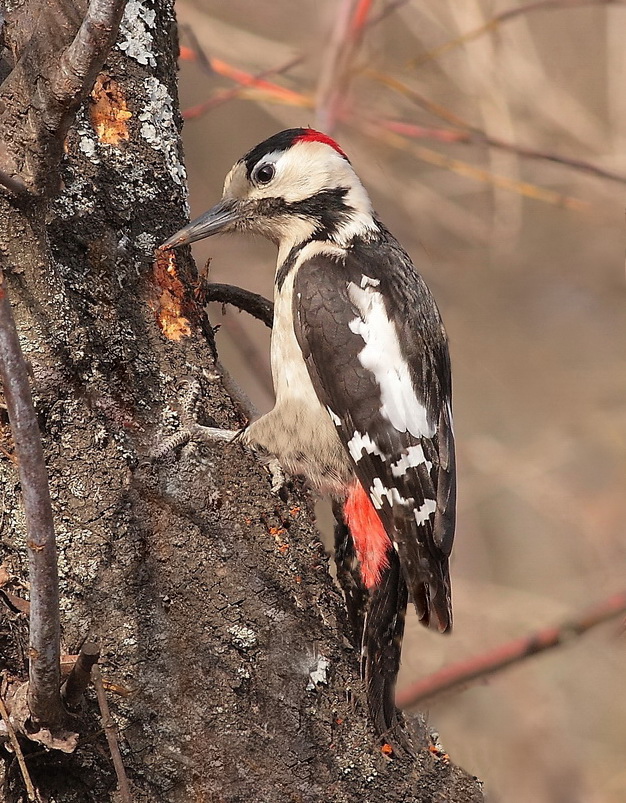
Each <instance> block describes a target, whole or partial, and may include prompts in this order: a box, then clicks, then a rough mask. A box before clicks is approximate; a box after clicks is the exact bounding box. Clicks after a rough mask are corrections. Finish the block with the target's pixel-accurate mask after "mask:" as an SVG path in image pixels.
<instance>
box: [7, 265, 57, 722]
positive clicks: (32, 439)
mask: <svg viewBox="0 0 626 803" xmlns="http://www.w3.org/2000/svg"><path fill="white" fill-rule="evenodd" d="M0 374H1V375H2V382H3V385H4V394H5V398H6V402H7V407H8V410H9V420H10V422H11V429H12V431H13V440H14V442H15V451H16V453H17V455H18V459H19V473H20V481H21V485H22V494H23V499H24V513H25V517H26V530H27V546H28V570H29V581H30V588H31V598H30V604H31V607H30V648H29V658H30V661H29V675H30V684H29V692H28V704H29V708H30V711H31V715H32V717H33V718H34V720H35V721H37V722H40V723H42V724H45V725H47V726H49V727H50V726H52V727H54V726H56V725H58V724H59V723H61V721H62V720H63V719H64V712H63V706H62V705H61V697H60V694H59V686H60V680H61V670H60V646H59V639H60V623H59V579H58V572H57V555H56V544H55V538H54V523H53V519H52V506H51V504H50V490H49V488H48V473H47V471H46V465H45V462H44V457H43V448H42V445H41V436H40V434H39V427H38V426H37V417H36V415H35V410H34V407H33V400H32V396H31V393H30V386H29V384H28V372H27V368H26V363H25V362H24V357H23V355H22V349H21V347H20V343H19V338H18V335H17V330H16V328H15V321H14V320H13V313H12V311H11V305H10V303H9V299H8V296H7V293H6V285H5V281H4V276H3V274H2V271H1V270H0Z"/></svg>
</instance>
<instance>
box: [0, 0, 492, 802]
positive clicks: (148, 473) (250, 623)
mask: <svg viewBox="0 0 626 803" xmlns="http://www.w3.org/2000/svg"><path fill="white" fill-rule="evenodd" d="M38 2H39V0H26V6H29V5H30V6H32V7H35V6H37V5H38ZM153 8H154V9H155V10H156V16H155V17H154V18H153V16H152V15H153V10H152V9H153ZM81 11H82V7H81ZM33 13H34V12H33ZM76 16H77V20H76V21H75V24H78V22H79V21H80V15H79V14H78V13H77V15H76ZM176 50H177V46H176V28H175V20H174V15H173V7H172V3H171V2H168V0H157V2H155V3H154V4H153V6H149V5H147V4H146V5H144V4H143V3H142V2H139V0H131V2H130V3H129V6H128V8H127V12H126V16H125V18H124V21H123V23H122V29H121V33H120V36H119V38H118V44H117V47H116V48H115V49H114V50H113V51H112V53H111V54H110V56H109V59H108V62H107V64H106V66H105V69H104V71H103V73H101V75H100V76H99V78H98V81H97V82H96V88H95V90H94V94H93V96H92V98H91V99H90V100H88V101H87V102H86V103H85V104H84V105H83V106H82V107H81V109H80V111H79V113H78V116H77V119H76V122H75V124H74V125H73V126H72V128H71V130H70V132H69V134H68V136H67V139H66V152H65V155H64V157H63V161H62V168H61V171H62V182H63V185H62V190H61V191H60V192H59V193H58V195H56V197H54V198H53V200H52V201H51V203H50V204H49V205H48V206H47V208H46V209H45V210H44V212H45V222H46V232H44V231H43V228H42V229H40V230H33V225H34V224H33V221H35V224H36V221H41V222H43V219H44V212H42V214H41V215H40V216H37V215H33V213H32V209H27V208H26V207H25V205H24V204H23V203H21V202H16V201H15V200H13V199H12V197H11V195H10V193H9V192H7V191H3V192H0V225H1V229H0V252H1V253H2V257H3V264H4V266H5V270H6V285H7V287H8V291H9V294H10V298H11V302H12V305H13V309H14V314H15V317H16V320H17V324H18V328H19V332H20V337H21V342H22V347H23V349H24V352H25V356H26V358H27V359H28V360H29V361H30V366H31V369H32V388H33V394H34V397H35V405H36V410H37V414H38V419H39V424H40V428H41V432H42V437H43V441H44V450H45V457H46V464H47V467H48V472H49V477H50V487H51V494H52V500H53V504H54V507H55V511H54V512H55V524H56V533H57V545H58V553H59V570H60V575H61V599H62V602H61V620H62V630H63V650H64V651H69V652H76V651H77V650H78V648H79V646H80V644H81V642H82V641H83V640H84V639H85V638H89V639H90V640H96V641H99V642H100V644H101V648H102V661H101V666H102V671H103V674H104V677H105V679H106V680H108V681H109V683H110V684H113V685H111V686H110V689H111V691H110V695H109V697H110V704H111V707H112V711H113V713H114V715H115V717H116V720H117V722H118V724H119V725H120V727H121V728H122V731H121V736H120V741H121V748H122V756H123V759H124V763H125V765H126V770H127V773H128V776H129V778H130V781H131V785H132V786H133V788H134V790H135V799H136V801H159V803H161V802H167V801H172V803H173V802H174V801H216V802H217V801H229V802H234V801H268V803H269V801H272V802H273V801H277V800H280V799H285V800H290V801H291V800H293V801H318V800H333V801H356V800H367V801H371V803H377V802H378V801H380V802H381V803H382V801H385V803H393V801H430V800H435V799H436V800H440V801H454V803H464V801H468V802H469V801H480V800H482V795H481V793H480V791H479V786H478V784H477V783H476V781H475V780H474V779H472V778H470V777H469V776H467V775H466V774H465V773H463V772H462V771H461V770H459V769H458V768H456V767H455V766H454V765H452V764H451V763H449V762H448V761H447V760H445V759H442V758H436V757H435V756H434V755H433V753H431V752H430V751H429V750H428V744H429V736H428V732H427V729H426V728H425V726H424V725H423V723H422V722H421V720H416V721H415V725H416V733H417V736H416V739H417V741H416V744H418V745H419V746H420V747H421V749H420V751H419V753H418V755H417V758H416V759H415V760H413V759H389V758H388V757H386V756H385V755H384V754H383V753H382V752H381V750H380V746H379V744H378V742H377V740H376V738H375V735H374V733H373V731H372V728H371V727H370V725H369V723H368V718H367V709H366V704H365V698H364V692H363V690H362V688H361V683H360V681H359V677H358V667H357V654H356V652H355V650H354V649H353V648H352V646H351V644H350V631H349V624H348V622H347V617H346V614H345V605H344V602H343V600H342V598H341V595H340V593H339V591H338V590H337V588H336V587H335V585H334V583H333V581H332V579H331V577H330V574H329V570H328V568H329V567H328V559H327V557H326V555H325V554H324V550H323V548H322V546H321V544H320V541H319V539H318V536H317V534H316V532H315V528H314V525H313V519H312V508H311V503H310V500H309V498H308V495H307V494H306V493H304V492H303V491H302V490H301V489H300V488H299V487H297V486H296V487H293V488H292V489H291V490H290V491H289V496H288V500H287V502H284V501H281V500H280V499H278V498H277V497H275V496H273V495H272V494H271V493H270V482H269V478H268V475H267V473H266V472H265V470H264V469H263V468H262V467H261V466H260V465H259V463H258V462H257V461H256V460H255V459H254V457H252V456H251V455H249V454H247V453H246V452H244V451H243V449H242V448H241V447H240V446H239V445H238V444H228V445H222V444H216V445H215V446H208V445H203V444H195V443H191V444H187V445H184V446H182V447H181V448H180V449H177V450H173V451H170V452H168V453H167V454H165V455H164V456H163V457H160V459H158V460H155V459H152V458H151V454H152V453H153V452H154V450H155V449H158V446H159V444H160V443H162V442H163V441H164V439H166V438H167V437H168V436H169V435H171V434H172V433H174V432H175V431H176V430H177V428H178V427H179V425H180V413H181V405H180V398H181V395H182V393H184V392H185V383H186V382H189V381H191V382H196V383H199V385H200V387H201V390H202V396H201V403H200V408H201V410H200V418H199V420H200V423H209V424H213V425H217V426H222V427H229V428H238V427H240V426H241V425H242V424H244V422H245V417H244V415H243V412H242V410H241V409H240V407H239V405H238V403H237V401H236V400H235V399H233V398H231V396H229V394H228V392H227V391H226V390H225V387H224V383H223V381H222V378H221V377H222V372H221V369H220V367H219V364H218V363H217V362H216V351H215V343H214V340H213V332H212V329H211V327H210V325H209V323H208V321H207V320H206V317H205V314H204V311H203V308H202V307H201V305H200V304H199V302H198V301H197V299H196V296H195V295H194V280H195V272H194V268H193V265H192V264H191V262H190V261H189V260H188V259H187V260H183V259H182V258H179V262H178V271H179V273H178V275H176V273H175V269H174V268H173V267H172V266H171V265H169V264H167V263H166V262H163V261H162V260H160V261H159V263H158V264H157V263H156V262H155V255H154V249H155V247H156V246H157V245H158V244H159V243H160V242H162V241H163V240H164V239H165V238H166V237H167V236H168V235H169V234H171V232H172V231H173V230H174V229H175V228H177V227H178V226H179V225H182V224H183V223H184V222H185V219H186V216H187V205H186V189H185V178H184V169H183V167H182V163H181V158H182V157H181V150H180V142H179V139H178V127H179V123H180V119H179V116H178V112H177V100H176V97H177V95H176V83H175V70H176ZM3 125H4V126H5V133H6V130H7V129H6V126H7V125H8V123H7V121H6V120H4V122H3ZM3 140H4V136H3V133H2V132H0V141H3ZM207 158H210V148H208V149H207ZM46 237H47V238H48V243H49V250H48V244H47V243H46ZM48 253H50V254H51V255H52V260H51V261H48V259H47V257H46V254H48ZM1 413H2V409H1V408H0V414H1ZM0 423H1V426H2V430H1V431H0V435H6V430H7V421H6V418H3V419H1V420H0ZM0 443H1V444H2V445H3V446H4V447H5V449H6V448H7V444H9V451H10V441H9V439H8V438H7V437H4V439H2V440H1V441H0ZM0 480H1V481H2V483H3V491H2V494H3V512H2V516H1V518H0V528H1V535H2V547H1V549H2V555H1V557H2V559H3V560H8V561H9V563H8V565H9V567H10V568H11V569H12V570H13V573H14V574H15V575H18V576H20V577H24V576H25V572H24V567H25V548H24V526H23V514H22V508H21V500H20V487H19V483H18V479H17V471H16V466H15V465H14V463H13V462H11V460H9V459H7V458H6V457H2V456H1V455H0ZM2 604H3V603H2V601H1V600H0V605H2ZM21 616H23V614H18V613H15V612H13V613H11V612H9V611H8V609H7V612H6V614H4V613H3V621H2V624H0V646H2V647H6V650H5V649H3V650H2V655H3V656H4V657H3V658H0V661H1V662H2V664H4V665H3V666H0V668H3V669H7V670H8V671H9V672H10V673H12V675H20V676H22V678H23V677H24V676H25V668H24V664H23V662H22V661H21V660H20V654H19V649H18V648H17V646H18V642H19V636H20V632H21V631H20V627H19V620H20V617H21ZM12 620H13V621H15V622H16V623H17V625H18V626H14V625H12V624H11V621H12ZM9 631H10V632H9ZM22 633H23V628H22ZM87 707H88V713H87V714H86V716H85V721H84V722H83V725H82V738H83V740H85V741H83V742H82V744H81V745H80V746H79V748H78V750H77V752H76V753H74V754H73V755H69V756H67V755H61V754H58V753H56V752H52V753H45V754H44V753H42V751H40V750H36V749H35V747H34V746H33V747H28V746H26V747H25V748H24V749H25V752H29V751H30V752H31V753H32V755H31V756H27V759H28V766H29V768H30V770H31V773H32V776H33V780H34V782H35V785H36V786H38V787H39V788H40V789H41V791H42V794H43V797H44V799H45V800H51V801H52V800H54V801H58V802H59V803H61V802H62V803H66V802H67V803H69V802H70V801H98V803H105V802H106V801H113V800H115V799H116V797H115V792H114V790H115V786H116V779H115V776H114V774H113V771H112V767H111V762H110V758H109V756H108V754H107V753H106V751H105V748H104V746H105V744H106V742H105V740H104V737H103V736H102V735H101V733H100V734H98V730H99V724H98V717H97V712H96V708H95V705H94V703H93V698H90V700H89V702H88V706H87ZM93 734H98V735H97V736H95V737H94V736H93ZM20 789H21V782H20V776H19V770H18V768H17V765H16V763H15V761H12V760H11V759H10V757H9V760H8V765H7V771H6V777H5V783H4V798H2V795H1V794H0V799H4V800H6V801H17V800H23V799H25V798H24V796H23V795H24V793H23V792H20V791H19V790H20Z"/></svg>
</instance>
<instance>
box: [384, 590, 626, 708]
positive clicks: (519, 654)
mask: <svg viewBox="0 0 626 803" xmlns="http://www.w3.org/2000/svg"><path fill="white" fill-rule="evenodd" d="M624 612H626V591H622V592H620V593H618V594H614V595H613V596H612V597H609V598H608V599H605V600H603V601H602V602H599V603H598V604H597V605H594V606H593V607H592V608H588V609H587V610H585V611H583V612H582V613H580V614H579V615H578V616H576V617H575V618H574V619H571V620H570V621H568V622H565V623H563V624H561V625H559V626H557V627H546V628H544V629H543V630H538V631H537V632H536V633H532V634H531V635H530V636H524V637H523V638H519V639H514V640H513V641H509V642H507V643H506V644H502V645H500V646H499V647H496V648H495V649H494V650H489V651H488V652H485V653H482V654H481V655H475V656H474V657H472V658H468V659H467V660H465V661H459V662H458V663H456V664H452V665H451V666H446V667H444V668H443V669H441V670H439V672H435V673H433V674H432V675H429V676H428V677H425V678H423V679H422V680H419V681H418V682H417V683H413V684H412V685H410V686H407V687H406V688H405V689H402V690H401V691H400V692H399V693H398V696H397V698H396V702H397V704H398V706H399V707H400V708H411V707H412V706H414V705H417V704H418V703H422V702H424V700H429V699H431V698H432V697H435V696H437V695H439V694H441V693H442V692H446V691H451V690H452V689H458V688H459V687H460V686H465V685H467V684H468V683H470V682H471V681H473V680H476V679H478V678H483V677H486V676H488V675H492V674H494V673H495V672H499V671H500V670H502V669H505V668H506V667H507V666H511V664H516V663H519V662H520V661H523V660H525V659H526V658H530V657H531V656H532V655H536V654H537V653H539V652H543V651H544V650H550V649H553V648H554V647H559V646H561V645H562V644H565V643H567V642H569V641H571V640H572V639H574V638H578V636H581V635H582V634H583V633H586V632H587V631H588V630H591V628H593V627H595V626H596V625H599V624H601V623H602V622H606V621H607V620H609V619H612V618H613V617H615V616H619V615H620V614H623V613H624Z"/></svg>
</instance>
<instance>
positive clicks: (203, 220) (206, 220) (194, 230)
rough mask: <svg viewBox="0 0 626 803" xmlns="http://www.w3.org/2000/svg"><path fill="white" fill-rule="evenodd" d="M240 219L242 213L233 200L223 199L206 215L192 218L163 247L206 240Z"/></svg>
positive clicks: (173, 246)
mask: <svg viewBox="0 0 626 803" xmlns="http://www.w3.org/2000/svg"><path fill="white" fill-rule="evenodd" d="M239 219H240V214H239V212H238V211H237V208H236V206H235V203H234V202H233V201H225V200H223V199H222V200H221V201H220V202H219V203H218V204H216V205H215V206H214V207H213V208H212V209H209V211H208V212H205V213H204V215H200V217H198V218H196V219H195V220H192V221H191V223H189V224H188V225H187V226H185V228H183V229H180V231H177V232H176V234H172V236H171V237H170V238H169V239H168V240H166V241H165V242H164V243H163V245H161V246H160V247H161V248H178V246H179V245H188V244H189V243H195V242H196V240H204V238H205V237H211V235H213V234H217V233H218V232H220V231H223V230H224V229H225V228H226V226H229V225H230V224H231V223H236V222H237V221H238V220H239Z"/></svg>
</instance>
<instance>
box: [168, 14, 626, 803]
mask: <svg viewBox="0 0 626 803" xmlns="http://www.w3.org/2000/svg"><path fill="white" fill-rule="evenodd" d="M177 12H178V18H179V23H180V26H181V28H180V40H181V46H182V49H181V61H180V66H181V75H180V78H181V84H180V93H181V108H182V109H183V110H184V113H185V117H186V118H187V122H186V125H185V128H184V132H183V133H184V142H185V151H186V160H187V168H188V173H189V184H190V189H191V196H190V205H191V212H192V216H197V215H198V214H200V213H201V212H203V211H204V210H206V209H207V208H208V207H210V206H211V205H212V204H213V203H215V202H216V201H217V200H218V198H219V196H220V194H221V188H222V182H223V179H224V176H225V175H226V173H227V171H228V170H229V169H230V167H231V165H232V163H233V162H234V161H235V160H236V159H238V158H239V157H240V156H241V155H243V153H244V152H246V151H247V150H248V149H249V148H251V147H252V146H253V145H255V144H257V142H260V141H261V140H263V139H264V138H266V137H267V136H269V135H271V134H273V133H275V132H276V131H278V130H280V129H282V128H287V127H293V126H299V125H312V126H314V127H318V128H321V129H322V130H326V131H328V132H330V133H332V134H333V136H335V138H337V139H338V140H339V141H340V143H341V145H342V147H343V148H344V150H346V152H347V153H348V155H349V156H350V158H351V161H352V163H353V165H354V167H355V170H356V171H357V173H358V174H359V176H360V177H361V179H362V180H363V182H364V183H365V185H366V186H367V188H368V189H369V191H370V194H371V196H372V198H373V201H374V205H375V207H376V209H377V210H378V213H379V215H380V217H381V218H382V219H383V220H384V221H385V223H386V224H387V226H388V227H389V228H390V229H391V230H392V231H393V232H394V234H395V235H396V236H397V237H398V238H399V239H400V241H401V242H402V243H403V244H404V245H405V247H406V248H407V250H408V251H409V252H410V253H411V254H412V256H413V258H414V261H415V263H416V265H417V267H418V269H419V270H420V272H421V273H422V274H423V275H424V277H425V278H426V280H427V282H428V283H429V285H430V287H431V289H432V290H433V292H434V294H435V296H436V298H437V301H438V303H439V306H440V308H441V310H442V313H443V317H444V320H445V322H446V326H447V329H448V333H449V336H450V341H451V352H452V360H453V370H454V382H455V404H454V408H455V416H456V433H457V446H458V462H459V483H460V493H459V517H458V518H459V523H458V533H457V542H456V546H455V551H454V555H453V564H452V573H453V595H454V607H455V617H456V619H455V631H454V633H453V634H452V636H451V637H450V638H442V637H440V636H438V635H436V634H431V633H429V632H426V631H425V630H424V629H422V628H420V627H419V626H418V625H417V624H416V622H415V620H414V619H411V620H410V621H409V623H408V633H407V637H406V641H405V648H404V663H403V669H402V674H401V677H400V681H399V689H400V690H401V689H402V688H403V687H406V686H407V685H408V684H409V683H411V682H412V681H414V680H415V679H417V678H419V677H421V676H423V675H425V674H428V673H430V672H433V671H435V670H437V669H438V668H440V667H442V666H445V665H447V664H449V663H451V662H454V661H458V660H460V659H463V658H467V657H469V656H472V655H474V654H478V653H480V652H483V651H484V650H486V649H488V648H490V647H494V646H496V645H498V644H501V643H503V642H505V641H507V640H508V639H511V638H514V637H517V636H523V635H526V634H529V633H531V632H533V631H534V630H536V629H538V628H540V627H544V626H547V625H551V624H557V623H560V622H562V621H566V620H567V619H568V618H569V617H571V616H572V615H574V614H575V613H577V612H578V611H580V610H582V609H584V608H585V607H587V606H589V605H591V604H592V603H595V602H598V601H600V600H602V599H604V598H605V597H607V596H608V595H609V594H611V593H612V592H616V591H620V590H622V589H623V588H624V587H625V586H626V582H625V578H626V571H625V565H626V543H625V528H624V522H625V520H626V493H625V486H626V461H625V453H626V438H625V432H626V370H625V369H626V358H625V346H626V311H625V303H626V284H625V277H624V188H625V183H626V178H625V177H626V44H625V43H626V4H623V3H621V2H612V3H608V2H606V3H604V2H586V3H585V2H571V0H569V1H568V0H564V1H563V2H558V0H552V1H551V2H534V3H530V4H523V3H519V2H517V0H463V2H458V0H419V2H418V0H408V1H407V2H393V0H374V1H373V2H364V1H363V0H316V2H311V1H310V0H309V1H308V2H307V0H302V2H298V3H293V2H289V0H273V2H271V3H269V2H266V3H263V2H261V3H250V2H244V0H180V1H179V2H177ZM563 161H569V162H572V163H576V164H578V166H577V167H575V166H572V165H571V164H569V165H568V164H564V163H563ZM620 179H621V180H620ZM194 249H195V255H196V258H197V261H198V264H199V266H202V265H204V264H205V263H206V261H207V259H209V258H210V259H211V262H210V265H209V267H208V271H209V278H210V279H211V280H212V281H216V282H229V283H232V284H236V285H241V286H243V287H246V288H247V289H249V290H252V291H255V292H259V293H262V294H263V295H265V296H268V297H271V295H272V284H273V273H274V265H275V257H276V255H275V249H274V248H273V247H272V246H271V245H270V244H268V243H266V242H264V241H254V240H252V239H247V238H243V237H231V238H228V237H224V238H215V239H211V240H206V241H204V242H201V243H199V244H197V245H196V246H194ZM211 320H212V322H213V324H214V325H216V324H220V326H221V328H220V330H219V332H218V334H217V342H218V348H219V350H220V355H221V359H222V361H223V363H224V364H225V366H226V368H227V369H228V371H230V372H231V374H232V375H233V376H234V377H235V379H236V381H237V382H238V383H239V384H240V385H241V386H242V387H243V388H244V389H245V391H246V392H247V394H248V395H249V396H250V398H251V399H252V401H253V402H254V404H255V405H256V407H257V408H258V409H259V410H260V411H265V410H267V409H269V408H271V406H272V403H273V397H272V389H271V380H270V373H269V361H268V357H269V331H268V330H267V329H266V328H265V327H264V326H263V325H262V324H261V323H259V322H257V321H255V320H252V319H251V318H250V317H249V316H247V315H246V314H243V313H238V312H237V311H236V310H235V309H233V308H232V307H228V308H227V309H226V310H225V315H223V310H222V308H221V307H220V306H219V305H215V308H214V309H212V314H211ZM320 520H321V522H322V527H323V528H325V529H326V530H328V528H329V521H328V519H327V517H326V516H325V514H324V512H323V511H322V513H321V515H320ZM625 659H626V643H625V638H624V632H623V626H622V625H621V623H620V620H619V619H615V620H613V622H612V623H609V624H606V625H603V626H601V627H599V628H596V629H595V630H594V631H593V632H591V633H589V634H587V635H586V636H583V637H582V638H580V639H578V640H575V641H573V642H572V643H571V644H568V645H566V646H563V647H561V648H559V649H556V650H554V651H552V652H550V653H546V654H544V655H540V656H538V657H535V658H533V659H530V660H528V661H525V662H523V663H520V664H517V665H516V666H514V667H513V668H511V669H509V670H507V671H505V672H502V673H500V674H498V675H497V676H494V677H492V678H490V679H489V680H488V681H486V682H483V683H480V684H475V685H474V686H472V687H470V688H467V689H465V690H464V691H462V692H458V693H455V694H449V695H447V696H445V697H442V698H441V699H440V700H438V701H436V702H433V703H432V704H431V705H430V706H429V709H428V716H429V720H430V722H431V724H432V726H433V727H434V728H435V729H436V730H438V731H439V733H440V735H441V741H442V743H443V746H444V748H445V749H446V750H447V751H448V752H449V753H450V755H451V756H452V758H453V760H454V761H455V762H457V763H460V764H461V765H463V766H464V767H465V768H466V769H467V770H468V771H470V772H472V773H474V774H476V775H478V776H479V777H480V778H481V779H482V780H483V781H484V782H485V791H486V795H487V799H488V800H489V801H492V802H494V801H506V803H529V802H530V801H532V802H533V803H548V801H549V802H550V803H557V801H558V802H559V803H561V801H562V802H563V803H578V801H581V802H582V801H584V802H585V803H617V802H618V801H620V802H623V801H626V761H625V760H624V756H625V755H626V694H625V692H626V668H625Z"/></svg>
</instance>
